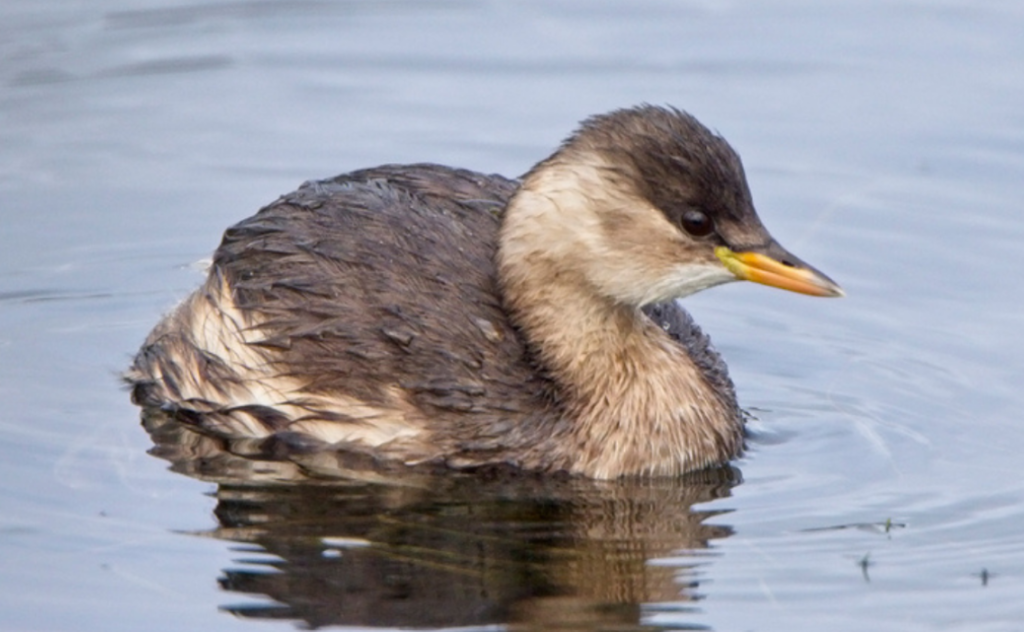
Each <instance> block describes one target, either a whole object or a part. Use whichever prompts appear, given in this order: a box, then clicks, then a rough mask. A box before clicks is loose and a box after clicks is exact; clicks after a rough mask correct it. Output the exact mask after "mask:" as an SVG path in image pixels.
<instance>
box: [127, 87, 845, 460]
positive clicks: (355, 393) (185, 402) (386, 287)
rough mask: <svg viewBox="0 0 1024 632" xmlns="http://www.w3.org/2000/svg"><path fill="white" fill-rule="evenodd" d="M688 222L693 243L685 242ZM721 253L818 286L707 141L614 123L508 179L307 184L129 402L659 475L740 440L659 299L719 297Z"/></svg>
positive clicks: (342, 441) (418, 446) (363, 179)
mask: <svg viewBox="0 0 1024 632" xmlns="http://www.w3.org/2000/svg"><path fill="white" fill-rule="evenodd" d="M694 213H697V215H694ZM702 219H703V220H707V221H709V222H710V223H711V228H712V231H711V233H710V234H708V235H696V236H695V235H691V234H689V233H688V232H687V231H688V230H689V231H697V232H703V231H704V230H705V227H706V226H707V224H706V223H702V222H701V220H702ZM740 244H742V245H743V248H758V249H760V250H761V251H763V252H766V253H771V254H775V255H776V256H775V258H776V259H778V260H780V261H784V262H785V264H786V265H787V266H790V267H793V268H794V269H800V270H802V271H803V272H801V274H813V275H817V276H818V277H820V275H819V274H818V273H816V272H814V271H813V270H812V269H810V268H808V267H807V266H805V264H803V263H802V262H800V261H799V260H798V259H796V258H795V257H792V256H791V255H789V254H788V253H786V252H785V251H784V250H782V249H781V247H779V246H778V245H777V244H776V243H775V242H774V240H772V239H771V237H770V236H769V235H768V233H767V231H766V230H765V229H764V227H763V226H761V224H760V222H759V221H758V219H757V216H756V214H755V213H754V209H753V205H752V203H751V201H750V194H749V191H748V189H747V186H746V182H745V179H744V176H743V173H742V167H741V165H740V162H739V158H738V157H737V156H736V155H735V153H734V152H733V151H732V150H731V148H729V146H728V145H727V144H726V143H725V141H724V140H722V139H721V138H719V137H717V136H715V135H713V134H711V133H710V132H709V131H708V130H707V129H705V128H704V127H703V126H701V125H700V124H699V123H697V122H696V120H694V119H693V118H692V117H690V116H688V115H686V114H683V113H680V112H678V111H675V110H667V109H662V108H654V107H649V106H645V107H641V108H636V109H632V110H621V111H618V112H614V113H612V114H609V115H605V116H603V117H595V118H594V119H590V120H589V121H587V122H585V123H584V124H583V126H582V127H581V129H580V130H579V131H578V132H577V133H576V134H575V135H574V136H572V137H571V138H570V139H569V140H568V141H566V143H565V144H564V145H563V146H562V148H561V149H560V150H559V151H558V152H557V153H556V154H555V155H554V156H552V157H551V158H549V159H548V160H546V161H544V162H542V163H540V164H539V165H538V166H537V167H535V168H534V169H533V170H532V171H531V172H530V173H529V174H527V175H526V176H525V177H524V179H523V181H522V182H518V181H514V180H509V179H506V178H503V177H500V176H494V175H483V174H479V173H474V172H471V171H465V170H459V169H451V168H448V167H442V166H438V165H429V164H420V165H407V166H396V165H390V166H383V167H378V168H375V169H366V170H362V171H356V172H352V173H349V174H345V175H342V176H338V177H336V178H332V179H329V180H323V181H317V182H308V183H306V184H304V185H303V186H302V187H300V188H299V189H298V190H297V191H295V192H294V193H290V194H288V195H285V196H283V197H282V198H281V199H279V200H278V201H276V202H274V203H273V204H271V205H269V206H267V207H265V208H263V209H262V210H260V212H259V213H257V214H256V215H255V216H253V217H251V218H249V219H246V220H244V221H242V222H240V223H238V224H236V225H235V226H233V227H232V228H230V229H228V230H227V231H226V233H225V235H224V239H223V241H222V243H221V245H220V247H219V248H218V249H217V252H216V254H215V256H214V260H213V266H212V269H211V271H210V275H209V278H208V279H207V281H206V283H205V284H204V286H203V287H202V288H201V289H200V290H198V291H197V292H196V293H195V294H194V295H193V296H191V297H190V298H189V299H187V300H186V301H185V302H184V303H183V304H182V305H181V306H179V307H178V308H177V310H176V311H175V312H173V313H172V314H171V315H169V316H168V317H167V318H166V319H165V320H164V321H163V322H162V323H160V324H159V325H158V326H157V328H156V329H155V330H154V331H153V332H152V334H150V336H149V338H148V339H147V340H146V343H145V344H144V345H143V347H142V349H141V350H140V352H139V354H138V356H137V357H136V359H135V363H134V365H133V367H132V369H131V370H130V371H129V374H128V380H129V381H130V382H131V384H132V387H133V399H134V401H135V402H136V403H138V404H140V405H142V406H144V407H153V408H161V409H163V410H165V411H167V412H169V413H171V414H172V415H174V416H176V417H177V418H178V419H180V420H182V421H183V422H184V423H187V424H190V425H192V426H194V427H196V428H197V429H199V430H201V431H202V432H205V433H210V434H214V435H217V436H224V437H226V438H236V439H241V438H249V437H255V438H265V439H272V438H273V437H278V438H280V437H287V438H289V439H290V440H294V439H295V437H305V438H310V439H309V441H306V440H304V441H300V443H303V445H305V446H306V447H308V446H309V445H310V441H312V443H313V444H314V445H317V446H319V447H321V448H331V449H337V450H344V451H351V452H354V453H361V454H367V455H370V456H371V457H373V458H374V459H376V460H380V461H382V462H384V461H394V462H399V463H405V464H408V465H416V464H424V463H429V464H444V465H447V466H451V467H475V466H480V465H486V464H511V465H513V466H516V467H522V468H527V469H535V470H543V471H568V472H573V473H579V474H584V475H589V476H595V477H600V478H609V477H616V476H621V475H627V474H645V473H646V474H674V473H679V472H683V471H687V470H692V469H697V468H700V467H704V466H707V465H711V464H714V463H720V462H723V461H725V460H728V459H729V458H731V457H732V456H734V455H736V454H737V453H738V451H739V450H740V447H741V444H742V421H741V414H740V410H739V408H738V406H737V404H736V400H735V396H734V393H733V387H732V384H731V382H730V381H729V378H728V376H727V374H726V370H725V366H724V364H723V363H722V361H721V359H720V358H719V356H718V355H717V353H715V351H714V350H713V349H712V348H711V347H710V344H709V342H708V339H707V338H706V337H705V336H704V335H703V334H702V333H701V332H700V330H699V329H698V328H697V327H696V325H694V323H693V322H692V320H691V319H690V317H689V316H688V315H687V314H686V312H685V311H683V310H682V309H681V308H680V307H678V306H677V305H676V304H675V303H673V302H671V299H672V298H674V297H676V296H682V295H685V294H688V293H691V292H693V291H697V290H699V289H702V288H703V287H710V286H711V285H716V284H718V283H722V282H725V281H728V280H732V279H735V276H734V273H733V272H729V271H728V270H726V266H725V265H723V261H724V260H722V261H720V260H719V259H720V258H721V255H720V254H717V253H716V251H715V248H716V247H719V246H721V247H733V250H736V249H737V248H736V246H738V245H740ZM778 252H781V253H784V255H783V256H779V255H777V253H778ZM741 254H742V253H741ZM730 269H731V268H730ZM807 270H810V272H806V271H807ZM820 278H824V277H820ZM826 280H827V279H826ZM829 283H830V282H829ZM832 287H834V286H832ZM641 309H642V310H643V311H641Z"/></svg>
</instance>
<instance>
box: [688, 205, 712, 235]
mask: <svg viewBox="0 0 1024 632" xmlns="http://www.w3.org/2000/svg"><path fill="white" fill-rule="evenodd" d="M681 223H682V225H683V228H684V229H685V230H686V232H688V233H690V234H691V235H693V236H694V237H707V236H708V235H710V234H711V232H712V231H713V230H715V224H714V222H712V221H711V218H710V217H708V216H707V215H706V214H704V213H702V212H701V211H697V210H693V209H690V210H689V211H686V212H685V213H683V218H682V222H681Z"/></svg>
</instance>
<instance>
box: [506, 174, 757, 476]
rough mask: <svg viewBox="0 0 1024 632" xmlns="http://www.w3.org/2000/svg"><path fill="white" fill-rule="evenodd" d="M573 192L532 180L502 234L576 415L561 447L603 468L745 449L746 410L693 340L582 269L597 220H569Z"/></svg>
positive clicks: (514, 293)
mask: <svg viewBox="0 0 1024 632" xmlns="http://www.w3.org/2000/svg"><path fill="white" fill-rule="evenodd" d="M573 190H574V189H573V188H572V187H568V188H564V187H563V188H558V187H548V188H543V187H540V188H538V185H537V183H536V182H532V183H531V180H530V179H527V181H526V183H525V184H524V186H523V188H522V189H521V190H520V191H519V192H518V193H517V194H516V196H515V197H514V198H513V200H512V201H511V202H510V203H509V206H508V208H507V209H506V212H505V218H504V220H503V226H502V232H501V238H500V242H499V254H498V267H499V275H500V278H501V283H502V289H503V292H504V299H505V302H506V306H507V308H508V309H509V312H510V314H511V315H512V317H513V320H514V322H515V324H516V325H517V327H519V329H520V330H521V332H522V333H523V335H524V337H525V338H526V342H527V344H528V345H529V346H530V349H531V351H532V353H533V354H534V355H535V357H536V358H537V360H538V361H539V362H540V363H541V364H542V365H543V367H544V369H546V371H547V373H548V375H549V376H550V377H551V379H552V380H553V382H554V383H555V385H556V387H557V389H558V395H559V397H560V401H561V404H562V408H563V413H564V415H565V418H566V419H567V420H568V421H569V422H570V423H569V424H568V425H567V428H568V429H567V431H566V435H567V436H559V437H556V438H555V439H553V442H554V443H555V445H552V446H549V449H552V450H554V451H556V452H557V451H558V450H564V451H565V453H566V458H567V460H568V461H570V463H569V465H568V467H569V469H571V470H572V471H574V472H577V473H580V474H585V475H587V476H591V477H595V478H615V477H617V476H621V475H627V474H654V475H672V474H678V473H680V472H683V471H688V470H693V469H698V468H700V467H702V466H704V465H708V464H710V463H717V462H722V461H724V460H727V459H728V458H730V457H732V456H734V455H735V454H736V453H737V452H738V451H739V448H740V443H741V441H742V439H741V426H740V424H739V422H738V420H737V419H736V413H735V411H734V410H733V409H732V408H731V407H730V406H728V405H727V404H726V403H725V402H723V401H722V399H721V398H720V397H719V396H718V394H717V393H716V392H715V390H714V388H713V387H712V385H711V384H710V383H709V382H708V380H707V378H706V377H705V375H704V374H703V372H702V371H701V369H700V368H699V367H698V365H697V364H696V363H695V362H694V360H693V359H692V358H691V357H690V356H689V355H688V354H687V352H686V350H685V349H684V348H683V347H682V346H680V345H678V344H676V343H675V342H674V341H673V340H672V339H671V338H670V337H669V336H668V335H667V334H666V333H665V332H664V331H662V330H661V329H660V328H659V327H658V326H657V325H655V324H654V323H653V322H652V321H651V320H650V319H649V318H647V317H646V316H645V315H644V314H643V312H642V311H641V310H640V309H639V308H638V307H636V306H631V305H624V304H622V303H619V302H616V301H614V300H611V299H609V298H606V297H603V296H601V295H600V294H599V293H597V292H596V291H595V290H594V288H592V287H591V286H589V285H588V283H587V280H586V279H587V274H586V272H585V271H583V270H579V269H576V268H574V265H573V258H572V256H571V250H572V247H573V244H572V242H573V240H576V239H586V236H585V235H581V234H580V231H584V230H585V229H586V227H585V223H586V222H585V220H584V221H583V222H582V224H584V225H580V224H579V223H577V224H576V225H575V226H572V225H566V222H565V217H564V212H565V210H566V209H567V208H571V207H572V206H573V205H576V204H581V203H582V202H581V201H580V200H578V199H575V195H574V194H573V193H572V191H573ZM552 240H554V242H555V243H551V241H552ZM545 244H549V247H547V248H545ZM567 247H568V250H567V249H566V248H567Z"/></svg>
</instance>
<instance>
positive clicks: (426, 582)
mask: <svg viewBox="0 0 1024 632" xmlns="http://www.w3.org/2000/svg"><path fill="white" fill-rule="evenodd" d="M144 424H145V426H146V428H147V430H149V432H150V434H151V435H152V436H153V438H154V440H155V444H156V445H155V447H154V448H153V450H152V452H153V453H154V454H155V455H157V456H159V457H161V458H164V459H167V460H168V461H170V462H171V463H172V466H171V468H172V469H173V470H175V471H178V472H181V473H184V474H187V475H189V476H192V477H195V478H199V479H202V480H208V481H212V482H215V483H217V484H218V487H217V491H216V498H217V501H218V502H217V508H216V510H215V513H216V516H217V519H218V522H219V526H217V527H216V528H215V529H213V530H212V531H210V532H209V533H208V534H204V535H211V536H213V537H217V538H221V539H224V540H229V541H232V542H236V543H238V547H237V548H236V549H235V550H236V551H237V552H238V554H239V557H238V558H237V559H236V561H235V565H234V566H233V567H231V568H228V569H225V570H224V575H223V577H221V578H220V585H221V586H222V587H223V589H224V590H226V591H229V592H232V593H239V594H241V595H246V596H262V597H265V598H267V600H266V601H262V602H253V601H252V600H248V599H247V600H246V601H245V603H244V604H242V605H227V606H224V607H223V609H224V610H225V611H227V612H230V613H232V614H234V615H236V616H239V617H244V618H252V619H264V620H265V619H281V620H291V621H294V622H296V623H299V624H300V625H301V626H303V627H310V628H320V627H325V626H333V625H352V626H370V627H402V628H427V629H429V628H439V627H460V626H480V625H492V624H504V625H506V626H507V627H508V628H509V629H513V630H552V629H559V630H596V629H601V630H605V629H614V630H657V629H666V628H669V627H670V628H671V629H690V627H700V626H693V625H692V620H693V619H694V618H695V616H696V615H697V613H698V612H697V610H696V609H695V608H694V602H695V601H697V600H699V599H700V598H701V593H700V592H699V590H700V582H701V573H702V568H703V567H704V566H705V565H706V564H708V563H709V561H710V559H712V558H711V556H710V555H709V552H708V551H707V550H706V549H707V548H708V545H709V542H710V541H711V540H713V539H716V538H723V537H727V536H729V535H730V534H731V530H730V528H729V527H726V526H718V525H710V524H707V523H706V521H707V520H708V518H711V517H713V516H715V515H717V514H720V513H722V512H720V511H710V510H696V509H694V508H693V505H695V504H697V503H703V502H707V501H710V500H714V499H716V498H723V497H726V496H728V495H729V490H730V489H731V487H732V486H733V485H735V484H736V483H737V482H738V480H739V474H738V472H737V471H736V470H734V469H731V468H721V469H717V470H711V471H705V472H701V473H698V474H695V475H691V476H690V477H688V478H686V479H678V478H677V479H660V480H658V479H655V480H630V481H618V482H596V481H592V480H580V479H576V478H569V477H562V478H552V477H538V476H533V475H524V474H521V473H519V474H517V473H515V472H512V471H501V470H493V471H488V472H479V473H477V474H476V475H474V476H468V475H453V474H452V473H447V474H445V475H444V476H440V475H436V474H433V473H430V472H425V473H412V472H409V471H408V470H406V471H402V472H382V471H380V469H379V468H368V467H361V468H360V467H356V466H359V465H364V466H365V464H353V463H346V462H344V460H345V457H344V456H339V455H338V454H336V453H317V452H314V453H311V454H307V455H304V456H296V455H295V454H291V455H290V456H289V460H287V461H285V460H274V458H273V455H272V454H271V455H267V454H259V455H255V454H249V455H247V456H245V455H244V453H245V452H246V446H245V445H238V444H236V445H231V446H227V445H225V444H224V442H223V441H222V440H221V439H213V438H210V437H206V436H202V435H199V434H196V433H195V432H193V431H191V430H189V429H187V428H185V427H183V426H181V425H179V424H178V423H177V422H174V421H171V420H169V419H167V418H166V417H164V416H162V415H160V414H159V413H149V414H147V415H146V416H145V418H144ZM655 615H657V616H655ZM663 620H671V625H668V624H666V625H665V626H662V625H660V624H659V623H656V622H655V621H658V622H660V621H663ZM688 621H689V622H690V623H688Z"/></svg>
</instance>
